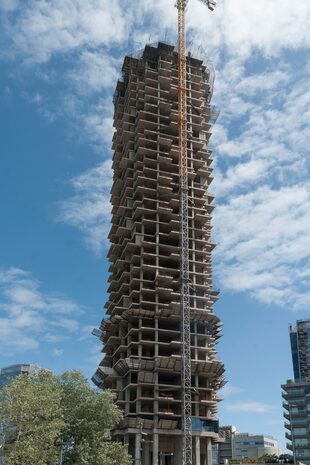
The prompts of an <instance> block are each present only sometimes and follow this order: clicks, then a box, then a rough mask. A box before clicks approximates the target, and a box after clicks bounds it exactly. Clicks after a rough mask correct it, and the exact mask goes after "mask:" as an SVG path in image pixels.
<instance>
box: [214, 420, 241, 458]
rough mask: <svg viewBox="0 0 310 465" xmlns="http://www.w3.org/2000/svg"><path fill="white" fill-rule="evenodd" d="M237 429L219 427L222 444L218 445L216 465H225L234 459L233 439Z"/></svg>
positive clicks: (233, 427)
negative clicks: (217, 464)
mask: <svg viewBox="0 0 310 465" xmlns="http://www.w3.org/2000/svg"><path fill="white" fill-rule="evenodd" d="M236 432H237V429H236V427H235V426H220V436H221V438H222V439H223V442H220V443H219V445H218V463H219V464H220V465H225V464H226V463H229V462H230V461H231V460H232V459H233V457H234V438H235V435H236Z"/></svg>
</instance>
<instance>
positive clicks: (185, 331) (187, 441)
mask: <svg viewBox="0 0 310 465" xmlns="http://www.w3.org/2000/svg"><path fill="white" fill-rule="evenodd" d="M186 5H187V1H186V0H179V1H178V5H177V6H178V16H179V21H178V33H179V35H178V46H179V47H178V48H179V151H180V152H179V175H180V223H181V244H180V245H181V276H180V277H181V314H182V387H183V398H182V401H183V412H182V413H183V433H184V436H183V457H182V465H192V456H193V454H192V403H191V401H192V399H191V328H190V287H189V286H190V282H189V251H188V249H189V239H188V235H189V234H188V233H189V231H188V167H187V94H186V30H185V9H186Z"/></svg>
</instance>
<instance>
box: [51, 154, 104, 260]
mask: <svg viewBox="0 0 310 465" xmlns="http://www.w3.org/2000/svg"><path fill="white" fill-rule="evenodd" d="M112 176H113V175H112V169H111V160H106V161H104V162H103V163H102V164H100V165H98V166H97V167H95V168H92V169H90V170H89V171H87V172H86V173H84V174H82V175H80V176H78V177H76V178H74V179H73V180H72V185H73V188H74V191H75V194H74V195H73V196H72V197H71V198H69V199H67V200H65V201H64V202H62V203H61V205H60V213H59V216H58V221H61V222H64V223H67V224H70V225H71V226H74V227H76V228H78V229H79V230H80V231H81V232H82V234H83V236H84V240H85V243H86V245H87V247H89V248H90V249H91V250H92V251H93V252H94V253H95V254H97V255H99V254H100V253H101V250H102V247H103V245H104V244H105V243H106V241H107V233H108V229H109V224H110V216H111V205H110V202H109V198H110V189H111V183H112Z"/></svg>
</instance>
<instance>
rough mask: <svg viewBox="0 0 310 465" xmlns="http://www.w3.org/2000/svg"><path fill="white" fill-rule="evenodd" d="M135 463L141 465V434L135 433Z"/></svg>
mask: <svg viewBox="0 0 310 465" xmlns="http://www.w3.org/2000/svg"><path fill="white" fill-rule="evenodd" d="M134 463H135V465H141V434H140V433H137V434H136V437H135V462H134Z"/></svg>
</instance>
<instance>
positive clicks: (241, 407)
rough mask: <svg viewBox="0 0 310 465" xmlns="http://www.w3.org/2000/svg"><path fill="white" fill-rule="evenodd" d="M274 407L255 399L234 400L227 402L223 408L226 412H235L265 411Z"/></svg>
mask: <svg viewBox="0 0 310 465" xmlns="http://www.w3.org/2000/svg"><path fill="white" fill-rule="evenodd" d="M273 408H274V407H273V406H272V405H269V404H264V403H262V402H256V401H245V402H236V403H234V404H227V405H225V406H224V409H225V410H227V411H228V412H235V413H267V412H270V411H271V410H272V409H273Z"/></svg>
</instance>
